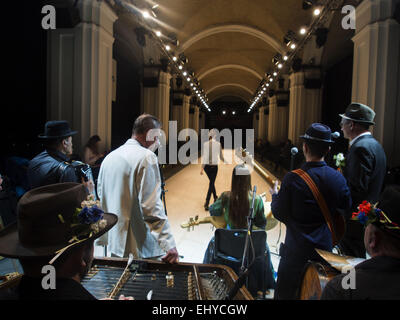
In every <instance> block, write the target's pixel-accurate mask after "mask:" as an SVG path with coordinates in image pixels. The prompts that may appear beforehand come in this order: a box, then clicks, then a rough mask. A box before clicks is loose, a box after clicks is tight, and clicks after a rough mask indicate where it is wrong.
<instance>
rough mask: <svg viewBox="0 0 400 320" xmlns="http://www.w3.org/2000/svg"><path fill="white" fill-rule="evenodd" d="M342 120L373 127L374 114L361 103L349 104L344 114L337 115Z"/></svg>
mask: <svg viewBox="0 0 400 320" xmlns="http://www.w3.org/2000/svg"><path fill="white" fill-rule="evenodd" d="M339 116H341V117H342V118H344V119H347V120H351V121H354V122H360V123H365V124H370V125H374V124H375V122H374V121H373V120H374V118H375V112H374V110H372V109H371V108H370V107H368V106H366V105H364V104H361V103H355V102H353V103H351V104H350V105H349V106H348V107H347V108H346V111H345V113H344V114H339Z"/></svg>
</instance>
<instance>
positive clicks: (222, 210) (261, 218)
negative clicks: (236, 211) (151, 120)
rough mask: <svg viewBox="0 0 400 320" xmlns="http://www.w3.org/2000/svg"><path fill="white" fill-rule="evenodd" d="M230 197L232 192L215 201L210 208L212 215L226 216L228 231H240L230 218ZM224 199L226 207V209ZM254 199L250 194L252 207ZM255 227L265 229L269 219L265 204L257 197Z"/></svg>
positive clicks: (223, 194)
mask: <svg viewBox="0 0 400 320" xmlns="http://www.w3.org/2000/svg"><path fill="white" fill-rule="evenodd" d="M229 196H230V192H229V191H226V192H224V193H222V194H221V196H220V197H219V198H218V199H217V201H215V202H214V203H213V204H212V205H211V206H210V208H209V211H210V215H211V216H222V215H223V216H224V219H225V222H226V228H227V229H239V228H238V227H237V226H235V225H233V224H232V221H231V219H230V217H229V202H230V201H229ZM224 199H226V200H227V201H225V203H226V205H225V207H224V205H223V203H224ZM252 199H253V196H252V194H251V193H250V192H249V205H251V201H252ZM254 212H255V216H254V221H253V223H254V225H255V226H256V227H258V228H260V229H265V226H266V224H267V219H266V218H265V214H264V202H263V200H262V198H261V197H260V196H258V195H257V196H256V198H255V199H254ZM248 214H249V213H248V212H246V216H248Z"/></svg>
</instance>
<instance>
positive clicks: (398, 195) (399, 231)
mask: <svg viewBox="0 0 400 320" xmlns="http://www.w3.org/2000/svg"><path fill="white" fill-rule="evenodd" d="M399 203H400V186H399V185H388V186H387V187H386V188H385V189H384V190H383V192H382V194H381V195H380V198H379V201H378V203H377V205H376V206H377V208H379V209H381V210H382V212H383V213H384V214H385V215H386V217H387V218H389V219H390V221H391V222H393V223H394V224H396V225H397V226H398V228H396V227H395V226H391V225H390V224H388V225H387V224H383V225H382V224H380V223H377V224H376V225H377V226H379V227H382V229H383V230H385V231H387V232H389V233H391V234H392V235H394V236H396V237H400V214H399V207H398V205H399Z"/></svg>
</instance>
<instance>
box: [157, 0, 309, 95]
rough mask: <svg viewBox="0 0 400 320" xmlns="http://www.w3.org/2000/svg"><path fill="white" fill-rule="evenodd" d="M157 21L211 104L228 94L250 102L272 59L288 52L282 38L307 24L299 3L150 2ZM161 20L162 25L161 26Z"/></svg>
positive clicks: (267, 0) (257, 0)
mask: <svg viewBox="0 0 400 320" xmlns="http://www.w3.org/2000/svg"><path fill="white" fill-rule="evenodd" d="M151 2H152V3H156V4H158V5H159V7H158V8H157V10H158V13H157V19H158V20H160V26H161V27H162V28H163V29H164V30H165V31H164V32H165V33H166V34H167V33H174V34H176V36H177V39H178V40H179V46H178V47H177V48H175V50H176V52H177V53H184V55H185V56H186V57H187V58H188V64H187V66H186V68H187V69H188V70H189V71H192V72H194V74H195V76H196V77H197V79H198V80H200V86H201V88H202V89H204V91H205V93H206V94H207V96H208V98H209V103H211V102H212V101H213V100H215V99H221V98H223V97H224V96H226V97H228V96H230V97H238V98H240V99H243V100H246V101H249V100H250V99H251V97H252V95H253V94H254V93H255V92H256V90H257V87H258V86H259V84H260V81H261V79H262V77H263V76H264V74H265V73H266V72H269V71H271V70H273V64H272V58H273V57H274V55H275V54H276V53H278V52H279V53H284V52H285V50H286V47H285V45H284V43H283V37H284V36H285V34H286V33H287V31H288V30H293V31H295V32H297V31H298V30H299V29H300V27H302V26H306V25H309V23H310V22H311V19H312V15H311V14H310V11H305V10H303V9H302V1H300V0H285V1H282V0H152V1H151ZM161 22H162V24H161Z"/></svg>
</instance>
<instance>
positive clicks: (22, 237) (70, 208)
mask: <svg viewBox="0 0 400 320" xmlns="http://www.w3.org/2000/svg"><path fill="white" fill-rule="evenodd" d="M87 195H88V194H87V191H86V188H85V187H84V186H83V185H82V184H79V183H73V182H67V183H59V184H53V185H48V186H44V187H39V188H36V189H32V190H30V191H28V192H27V193H25V194H24V195H23V196H22V198H21V199H20V200H19V203H18V208H17V214H18V218H17V223H15V224H13V225H11V226H8V227H7V228H5V229H4V230H2V231H1V232H0V256H5V257H10V258H31V257H46V256H53V255H56V254H57V252H58V251H60V250H61V249H66V248H67V247H73V246H74V245H75V244H78V243H84V242H87V241H91V240H95V239H97V238H98V237H100V236H102V235H103V234H104V233H106V232H107V231H108V230H110V229H111V228H112V227H113V226H114V225H115V224H116V223H117V220H118V218H117V216H116V215H115V214H112V213H103V212H102V211H99V212H100V214H99V215H97V216H96V217H94V216H92V217H91V216H90V214H91V213H89V214H88V215H87V219H86V221H84V222H82V223H78V224H75V221H74V219H75V218H76V210H77V209H79V208H81V204H82V201H84V200H86V199H87ZM91 218H93V221H94V220H96V219H98V220H97V221H100V220H101V222H102V224H103V225H104V227H101V228H98V229H97V231H92V230H91V229H90V227H91V226H92V224H91V221H90V219H91ZM93 221H92V222H93ZM72 225H73V226H72ZM73 239H75V240H73ZM71 240H72V241H71Z"/></svg>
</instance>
